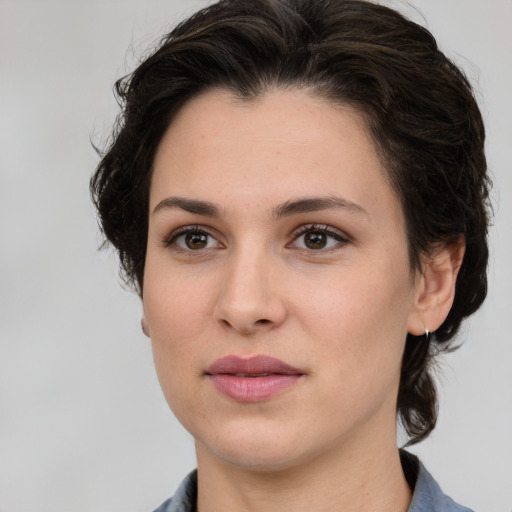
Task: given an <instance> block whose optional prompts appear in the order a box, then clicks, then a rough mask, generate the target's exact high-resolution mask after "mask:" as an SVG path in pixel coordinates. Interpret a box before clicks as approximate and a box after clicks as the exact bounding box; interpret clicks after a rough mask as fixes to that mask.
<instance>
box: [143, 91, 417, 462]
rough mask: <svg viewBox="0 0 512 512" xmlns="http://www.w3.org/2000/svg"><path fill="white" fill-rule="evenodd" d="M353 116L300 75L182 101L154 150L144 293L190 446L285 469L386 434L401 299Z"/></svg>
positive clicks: (398, 247)
mask: <svg viewBox="0 0 512 512" xmlns="http://www.w3.org/2000/svg"><path fill="white" fill-rule="evenodd" d="M414 283H415V279H414V278H413V276H412V275H411V271H410V266H409V261H408V253H407V241H406V236H405V226H404V217H403V213H402V211H401V208H400V204H399V201H398V199H397V197H396V196H395V194H394V192H393V191H392V190H391V189H390V187H389V185H388V183H387V181H386V177H385V171H384V169H383V168H382V165H381V163H380V161H379V159H378V157H377V155H376V153H375V151H374V149H373V147H372V144H371V142H370V140H369V137H368V135H367V133H366V130H365V125H364V122H363V120H362V118H361V117H360V116H359V115H358V114H357V113H355V112H354V111H352V110H351V109H349V108H348V107H341V106H333V105H332V104H329V103H327V102H325V101H324V100H322V99H319V98H316V97H313V96H310V95H307V94H306V93H304V92H300V91H290V90H288V91H279V90H277V91H273V92H269V93H267V94H265V95H264V96H263V97H260V98H259V99H257V100H255V101H252V102H241V101H240V100H237V99H235V98H234V97H233V96H231V95H230V94H229V93H228V92H225V91H209V92H206V93H203V94H202V95H200V96H199V97H197V98H195V99H193V100H191V101H190V102H189V103H188V104H187V105H185V107H184V108H183V109H182V110H181V111H180V113H179V114H178V116H177V117H176V118H175V119H174V121H173V123H172V124H171V126H170V127H169V129H168V131H167V133H166V134H165V136H164V138H163V140H162V142H161V145H160V147H159V150H158V152H157V155H156V159H155V166H154V175H153V177H152V183H151V190H150V219H149V235H148V245H147V258H146V267H145V274H144V289H143V305H144V314H145V322H146V324H147V328H148V330H149V332H150V335H151V340H152V345H153V351H154V360H155V365H156V370H157V373H158V377H159V380H160V383H161V386H162V389H163V392H164V394H165V397H166V399H167V401H168V403H169V405H170V407H171V409H172V410H173V411H174V413H175V414H176V416H177V417H178V419H179V420H180V421H181V422H182V424H183V425H184V426H185V428H187V429H188V430H189V432H190V433H191V434H192V435H193V436H194V438H195V439H196V444H197V447H198V453H201V454H203V455H202V456H203V457H211V458H213V459H218V460H222V461H228V462H230V463H232V464H236V465H238V466H243V467H248V468H269V469H272V468H285V467H289V466H293V465H295V464H300V463H301V462H305V461H311V460H312V459H314V458H315V457H322V456H327V454H333V453H336V454H339V453H349V452H351V451H353V450H357V449H358V448H361V447H362V446H368V445H372V444H375V443H377V442H381V441H382V439H383V438H384V437H387V438H389V437H390V436H391V437H393V439H394V435H395V421H396V397H397V392H398V384H399V376H400V366H401V364H400V363H401V356H402V353H403V349H404V343H405V338H406V335H407V332H408V328H409V322H410V317H411V315H412V312H413V310H414V300H413V297H414V287H415V284H414Z"/></svg>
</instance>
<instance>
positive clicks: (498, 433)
mask: <svg viewBox="0 0 512 512" xmlns="http://www.w3.org/2000/svg"><path fill="white" fill-rule="evenodd" d="M388 3H390V2H388ZM205 4H206V2H205V1H202V0H174V1H172V0H165V1H164V0H122V1H121V0H119V1H108V0H101V1H100V0H96V1H91V0H89V1H79V0H75V1H73V0H0V243H1V249H0V257H1V267H0V269H1V270H0V294H1V298H0V299H1V300H0V321H1V323H0V337H1V338H0V343H1V345H0V351H1V353H0V511H1V512H69V511H72V512H121V511H123V512H139V511H140V512H143V511H144V512H150V511H151V510H153V508H154V507H156V506H157V505H159V504H160V503H161V502H162V501H163V500H164V499H166V498H167V497H169V496H170V495H171V494H172V493H173V492H174V490H175V488H176V486H177V485H178V483H179V482H180V481H181V479H182V478H183V477H184V476H185V475H186V473H187V472H188V471H189V470H190V469H192V468H193V467H194V451H193V442H192V439H191V438H190V436H189V435H188V434H187V433H186V432H185V431H184V430H183V428H182V427H181V426H180V425H179V424H178V422H177V421H176V420H175V419H174V417H173V416H172V414H171V412H170V411H169V410H168V407H167V405H166V403H165V401H164V399H163V396H162V393H161V391H160V388H159V385H158V382H157V379H156V376H155V374H154V369H153V361H152V356H151V351H150V344H149V341H148V340H147V338H145V337H144V336H143V334H142V333H141V330H140V313H141V307H140V304H139V300H138V298H137V297H136V296H135V295H134V294H132V293H129V292H126V291H124V290H123V289H122V287H121V286H120V284H119V280H118V277H117V260H116V258H115V256H114V255H113V254H112V252H108V251H107V252H105V251H104V252H98V251H97V248H98V246H99V244H100V241H101V238H100V236H99V233H98V229H97V224H96V219H95V214H94V211H93V208H92V205H91V203H90V199H89V193H88V180H89V177H90V175H91V173H92V171H93V169H94V167H95V165H96V164H97V162H98V159H97V156H96V154H95V153H94V151H93V149H92V147H91V144H90V139H92V140H93V141H95V142H96V143H101V142H102V141H105V139H106V138H107V136H108V134H109V130H110V126H111V124H112V121H113V119H114V117H115V114H116V113H117V106H116V103H115V101H114V99H113V95H112V92H111V90H112V85H113V83H114V81H115V80H116V79H117V78H118V77H120V76H121V75H124V74H125V73H126V72H128V71H130V70H132V69H133V66H134V64H135V63H136V62H137V61H138V59H139V58H140V57H141V56H144V55H147V52H148V50H149V49H150V48H152V47H153V46H154V44H155V41H156V40H157V38H158V37H159V36H160V35H162V34H163V33H164V32H166V31H168V30H169V29H170V28H171V26H173V25H174V24H175V23H176V22H177V21H179V20H181V19H182V18H184V17H185V16H186V15H188V14H190V13H192V12H193V11H195V10H197V9H198V8H200V7H202V6H204V5H205ZM391 5H394V6H396V7H397V8H399V9H400V10H402V11H403V12H405V13H407V14H408V15H409V16H411V17H412V18H413V19H414V20H415V21H417V22H419V23H421V24H424V25H426V26H427V27H428V28H429V29H431V31H432V32H433V33H434V35H435V36H436V37H437V39H438V42H439V44H440V46H441V47H442V49H443V50H445V51H446V52H447V53H448V55H449V56H451V57H452V58H453V59H454V60H455V61H457V62H458V63H459V64H460V65H462V67H463V68H464V69H465V70H466V72H467V74H468V76H469V78H470V79H471V81H472V83H473V84H474V86H475V87H476V90H477V95H478V99H479V102H480V105H481V108H482V111H483V114H484V117H485V119H486V123H487V132H488V144H487V152H488V159H489V165H490V168H491V170H492V173H493V176H494V182H495V190H494V193H493V197H494V198H495V205H496V216H495V223H494V224H495V225H494V227H493V229H492V232H491V237H490V243H491V251H492V252H491V254H492V257H491V266H490V273H489V276H490V286H489V297H488V300H487V301H486V303H485V306H484V307H483V309H482V310H481V311H480V312H479V313H478V314H476V315H475V316H474V318H473V319H472V320H470V321H469V322H468V323H467V324H466V325H465V327H464V328H463V329H462V331H461V334H460V336H459V341H461V342H463V346H462V348H461V349H460V350H459V351H458V352H456V353H454V354H452V355H449V356H446V357H445V358H444V359H443V362H442V364H441V366H440V373H441V374H440V378H439V380H440V385H441V386H442V390H441V391H440V398H441V415H440V419H439V423H438V427H437V429H436V431H435V432H434V434H433V435H432V436H431V437H430V438H429V439H428V440H427V441H425V442H424V443H423V444H421V445H419V446H418V447H415V448H414V450H413V451H415V452H416V453H419V454H420V455H421V457H422V459H423V461H424V463H425V464H426V466H427V468H428V469H430V470H431V472H432V473H433V474H434V475H435V477H437V479H438V480H439V482H440V484H441V486H442V488H443V489H444V491H445V492H446V493H448V494H450V495H453V496H454V497H456V499H457V500H458V501H460V502H461V503H463V504H467V505H468V506H470V507H472V508H475V509H476V510H477V511H481V512H511V511H512V343H511V342H510V325H511V324H510V322H511V319H512V271H511V262H512V173H511V164H510V162H512V149H511V148H512V107H511V96H512V95H511V91H512V64H511V63H512V31H511V27H512V2H511V1H510V0H488V1H486V2H482V1H481V0H464V1H462V0H459V1H455V0H452V1H447V0H421V1H420V0H415V1H412V2H410V3H408V4H406V3H404V2H398V1H397V2H394V3H391Z"/></svg>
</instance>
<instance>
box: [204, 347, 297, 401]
mask: <svg viewBox="0 0 512 512" xmlns="http://www.w3.org/2000/svg"><path fill="white" fill-rule="evenodd" d="M206 374H207V375H208V376H209V378H210V379H211V381H212V382H213V384H214V385H215V387H216V388H217V389H218V390H219V391H220V392H221V393H223V394H224V395H226V396H227V397H229V398H232V399H233V400H236V401H237V402H260V401H262V400H266V399H268V398H271V397H273V396H274V395H277V394H278V393H281V392H282V391H284V390H285V389H288V388H289V387H291V386H293V385H294V384H295V383H296V382H297V381H298V380H299V379H300V378H301V377H302V376H303V375H304V374H303V373H302V372H301V371H300V370H297V369H296V368H293V367H292V366H290V365H288V364H286V363H284V362H283V361H281V360H279V359H276V358H275V357H270V356H253V357H249V358H241V357H238V356H227V357H223V358H221V359H218V360H217V361H215V362H214V363H213V364H212V365H211V366H210V367H209V368H208V370H207V371H206Z"/></svg>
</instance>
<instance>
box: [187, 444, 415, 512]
mask: <svg viewBox="0 0 512 512" xmlns="http://www.w3.org/2000/svg"><path fill="white" fill-rule="evenodd" d="M381 441H383V440H382V439H379V440H377V442H376V443H369V445H368V446H366V447H365V448H366V449H365V450H357V451H354V450H352V451H351V450H349V449H345V450H344V453H340V451H339V450H336V449H333V450H332V451H331V452H330V453H328V454H324V455H323V456H322V457H318V458H316V459H310V460H307V461H301V462H300V463H297V464H295V465H292V466H291V467H286V468H285V469H279V470H270V471H269V470H254V469H252V468H241V467H240V466H238V465H234V464H232V463H229V462H225V461H222V460H220V459H218V458H217V457H215V456H212V454H211V453H209V452H208V451H207V449H206V448H205V447H204V446H202V445H200V444H199V443H196V450H197V458H198V511H199V512H213V511H214V510H223V511H225V512H239V511H244V512H245V511H247V512H259V511H265V512H274V511H276V512H277V511H279V512H281V511H282V510H293V511H294V512H303V511H304V512H305V511H310V510H315V511H317V512H330V511H335V510H336V511H339V510H343V511H344V512H356V511H357V512H366V511H368V512H370V511H372V512H376V511H378V512H405V511H406V510H407V508H408V506H409V504H410V501H411V490H410V488H409V486H408V484H407V481H406V479H405V476H404V474H403V471H402V466H401V463H400V457H399V452H398V449H397V447H396V441H393V443H391V444H389V443H387V444H386V445H382V444H380V442H381ZM384 446H386V448H384Z"/></svg>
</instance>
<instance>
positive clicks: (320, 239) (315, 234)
mask: <svg viewBox="0 0 512 512" xmlns="http://www.w3.org/2000/svg"><path fill="white" fill-rule="evenodd" d="M304 245H305V246H306V247H307V248H308V249H324V248H325V246H326V245H327V235H326V234H325V233H321V232H319V231H311V232H309V233H306V234H305V235H304Z"/></svg>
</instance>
